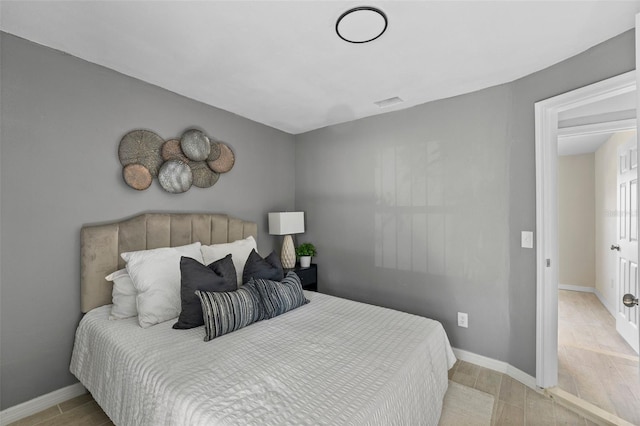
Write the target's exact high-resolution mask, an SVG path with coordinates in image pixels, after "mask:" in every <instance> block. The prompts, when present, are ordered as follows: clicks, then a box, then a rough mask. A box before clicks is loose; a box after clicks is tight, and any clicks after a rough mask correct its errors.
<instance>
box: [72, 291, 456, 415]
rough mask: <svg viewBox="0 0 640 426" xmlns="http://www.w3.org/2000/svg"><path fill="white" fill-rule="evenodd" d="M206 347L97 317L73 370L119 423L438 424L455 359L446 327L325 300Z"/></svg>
mask: <svg viewBox="0 0 640 426" xmlns="http://www.w3.org/2000/svg"><path fill="white" fill-rule="evenodd" d="M305 295H306V296H307V298H308V299H309V300H310V301H311V303H308V304H306V305H304V306H302V307H300V308H298V309H295V310H293V311H290V312H287V313H285V314H283V315H281V316H278V317H276V318H273V319H270V320H266V321H261V322H258V323H255V324H252V325H250V326H248V327H246V328H243V329H241V330H238V331H235V332H233V333H230V334H227V335H224V336H221V337H218V338H216V339H214V340H212V341H210V342H204V341H203V338H204V327H198V328H195V329H191V330H174V329H172V328H171V326H172V325H173V323H174V321H167V322H165V323H161V324H158V325H155V326H153V327H150V328H147V329H143V328H140V327H139V326H138V324H137V319H136V318H130V319H125V320H116V321H113V320H109V319H108V317H109V312H110V308H111V306H110V305H106V306H102V307H99V308H96V309H93V310H92V311H90V312H89V313H87V314H86V315H85V316H84V318H83V319H82V320H81V322H80V325H79V326H78V329H77V331H76V340H75V344H74V350H73V355H72V359H71V372H72V373H73V374H74V375H75V376H76V377H77V378H78V379H79V380H80V382H82V384H83V385H84V386H85V387H86V388H87V389H88V390H89V391H90V392H91V394H92V395H93V397H94V399H95V400H96V401H97V402H98V404H99V405H100V406H101V407H102V408H103V410H104V411H105V412H106V414H107V415H108V416H109V417H110V418H111V420H112V421H113V422H114V423H115V424H116V425H119V426H120V425H122V426H125V425H238V424H248V425H367V424H370V425H381V424H387V425H391V424H396V425H399V424H405V425H437V424H438V420H439V418H440V413H441V410H442V400H443V397H444V394H445V392H446V390H447V384H448V380H447V370H448V369H449V368H450V367H452V366H453V364H454V362H455V356H454V354H453V352H452V350H451V346H450V344H449V341H448V339H447V336H446V333H445V331H444V329H443V327H442V325H441V324H440V323H439V322H437V321H433V320H430V319H427V318H424V317H420V316H415V315H410V314H406V313H402V312H398V311H394V310H391V309H385V308H381V307H376V306H372V305H367V304H363V303H358V302H353V301H349V300H345V299H340V298H336V297H332V296H328V295H324V294H320V293H315V292H305Z"/></svg>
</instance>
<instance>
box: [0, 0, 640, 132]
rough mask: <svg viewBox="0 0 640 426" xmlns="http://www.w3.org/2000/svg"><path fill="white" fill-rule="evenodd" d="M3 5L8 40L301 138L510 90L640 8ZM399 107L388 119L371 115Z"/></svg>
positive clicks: (1, 22) (621, 27)
mask: <svg viewBox="0 0 640 426" xmlns="http://www.w3.org/2000/svg"><path fill="white" fill-rule="evenodd" d="M363 4H364V3H362V2H358V3H354V2H348V1H253V2H249V1H208V2H207V1H199V2H193V1H157V2H150V1H117V2H109V1H93V0H90V1H84V2H80V1H44V2H32V1H2V2H1V3H0V7H1V8H2V9H1V11H0V28H1V29H2V30H3V31H5V32H8V33H11V34H15V35H17V36H20V37H23V38H26V39H28V40H32V41H34V42H36V43H40V44H42V45H45V46H49V47H52V48H55V49H59V50H61V51H64V52H67V53H70V54H72V55H74V56H77V57H79V58H82V59H85V60H87V61H90V62H94V63H96V64H100V65H103V66H105V67H108V68H111V69H114V70H116V71H119V72H121V73H123V74H126V75H130V76H133V77H136V78H139V79H141V80H144V81H147V82H149V83H152V84H155V85H158V86H160V87H163V88H166V89H169V90H171V91H173V92H176V93H179V94H182V95H184V96H187V97H190V98H193V99H196V100H199V101H202V102H204V103H207V104H210V105H213V106H216V107H218V108H222V109H225V110H227V111H231V112H233V113H236V114H238V115H241V116H244V117H247V118H250V119H252V120H255V121H258V122H260V123H264V124H267V125H269V126H272V127H275V128H278V129H281V130H283V131H285V132H288V133H292V134H298V133H302V132H306V131H309V130H313V129H316V128H319V127H324V126H327V125H331V124H336V123H340V122H345V121H350V120H353V119H357V118H361V117H366V116H370V115H375V114H380V113H384V112H388V111H394V110H398V109H403V108H408V107H411V106H414V105H417V104H421V103H424V102H427V101H431V100H435V99H441V98H446V97H450V96H455V95H458V94H462V93H467V92H470V91H474V90H478V89H482V88H486V87H490V86H493V85H496V84H501V83H505V82H509V81H512V80H514V79H517V78H519V77H522V76H525V75H527V74H530V73H532V72H534V71H537V70H540V69H542V68H545V67H548V66H550V65H552V64H554V63H556V62H559V61H561V60H563V59H565V58H568V57H570V56H573V55H575V54H577V53H579V52H581V51H584V50H586V49H588V48H589V47H592V46H594V45H596V44H598V43H600V42H602V41H604V40H607V39H609V38H611V37H613V36H615V35H617V34H620V33H622V32H624V31H626V30H628V29H630V28H633V25H634V15H635V13H637V12H639V11H640V1H608V0H601V1H566V2H560V1H515V0H511V1H477V0H476V1H466V2H465V1H370V2H366V5H369V6H377V7H379V8H381V9H382V10H383V11H384V12H385V13H386V15H387V17H388V19H389V26H388V28H387V32H386V33H385V34H384V35H383V36H382V37H380V38H379V39H377V40H375V41H373V42H371V43H367V44H350V43H346V42H345V41H343V40H341V39H340V38H339V37H338V36H337V35H336V33H335V23H336V19H337V18H338V17H339V16H340V15H341V14H342V13H343V12H344V11H346V10H347V9H348V8H350V7H353V6H361V5H363ZM394 96H398V97H400V98H402V99H404V100H405V102H404V103H402V104H399V105H393V106H390V107H388V108H384V109H381V108H379V107H378V106H376V105H375V104H374V102H376V101H379V100H383V99H387V98H391V97H394Z"/></svg>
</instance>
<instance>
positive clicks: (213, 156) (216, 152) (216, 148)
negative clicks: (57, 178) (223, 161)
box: [207, 140, 220, 161]
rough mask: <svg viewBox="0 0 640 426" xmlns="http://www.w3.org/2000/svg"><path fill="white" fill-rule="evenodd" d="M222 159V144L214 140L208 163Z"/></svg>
mask: <svg viewBox="0 0 640 426" xmlns="http://www.w3.org/2000/svg"><path fill="white" fill-rule="evenodd" d="M218 158H220V144H219V143H218V142H216V141H214V140H211V152H209V156H208V157H207V161H215V160H217V159H218Z"/></svg>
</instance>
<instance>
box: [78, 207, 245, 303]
mask: <svg viewBox="0 0 640 426" xmlns="http://www.w3.org/2000/svg"><path fill="white" fill-rule="evenodd" d="M257 233H258V226H257V225H256V224H255V223H254V222H246V221H244V220H240V219H236V218H234V217H231V216H227V215H224V214H185V213H171V214H169V213H146V214H142V215H139V216H135V217H133V218H131V219H127V220H124V221H121V222H114V223H108V224H105V225H94V226H84V227H82V231H81V233H80V242H81V244H80V247H81V248H80V251H81V254H80V285H81V296H80V298H81V308H82V312H89V311H90V310H91V309H93V308H97V307H98V306H102V305H107V304H110V303H111V291H112V285H111V283H110V282H109V281H107V280H105V279H104V277H105V276H107V275H109V274H110V273H112V272H114V271H116V270H118V269H122V268H124V266H125V264H124V261H123V260H122V258H121V257H120V254H121V253H124V252H127V251H137V250H146V249H153V248H158V247H176V246H181V245H185V244H190V243H194V242H197V241H200V242H201V243H202V244H203V245H210V244H219V243H228V242H232V241H235V240H240V239H243V238H247V237H248V236H250V235H251V236H253V237H254V238H256V237H257Z"/></svg>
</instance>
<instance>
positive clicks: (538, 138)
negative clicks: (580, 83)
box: [535, 71, 640, 388]
mask: <svg viewBox="0 0 640 426" xmlns="http://www.w3.org/2000/svg"><path fill="white" fill-rule="evenodd" d="M635 90H636V72H635V71H629V72H626V73H624V74H620V75H618V76H615V77H612V78H609V79H606V80H603V81H600V82H598V83H594V84H591V85H589V86H585V87H581V88H579V89H575V90H572V91H571V92H567V93H563V94H561V95H558V96H554V97H552V98H549V99H545V100H542V101H539V102H536V103H535V153H536V231H537V232H536V386H538V387H541V388H548V387H553V386H556V385H557V383H558V198H557V197H558V189H557V185H558V115H559V114H560V113H561V112H563V111H567V110H570V109H573V108H577V107H580V106H584V105H588V104H591V103H594V102H598V101H601V100H604V99H607V98H611V97H613V96H618V95H621V94H625V93H629V92H631V91H635ZM638 140H639V141H640V138H638ZM547 262H549V266H547Z"/></svg>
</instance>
